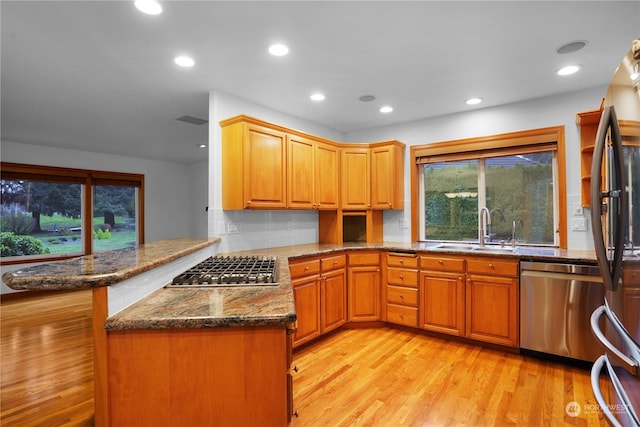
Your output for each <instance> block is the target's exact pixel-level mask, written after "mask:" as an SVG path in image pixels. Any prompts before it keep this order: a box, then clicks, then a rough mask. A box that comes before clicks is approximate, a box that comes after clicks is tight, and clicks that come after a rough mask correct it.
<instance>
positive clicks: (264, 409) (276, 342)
mask: <svg viewBox="0 0 640 427" xmlns="http://www.w3.org/2000/svg"><path fill="white" fill-rule="evenodd" d="M286 339H287V337H286V328H285V327H272V328H229V329H221V328H213V329H208V330H204V329H192V330H185V329H171V330H152V331H148V330H146V331H145V330H133V331H131V330H128V331H111V332H109V333H108V338H107V342H108V354H109V356H108V358H109V397H110V399H109V405H110V425H111V426H118V427H126V426H136V427H142V426H154V427H161V426H190V427H198V426H203V427H204V426H220V427H224V426H234V427H236V426H237V427H241V426H256V425H261V426H285V425H286V424H287V384H286V381H287V370H288V367H287V366H286V361H287V344H286Z"/></svg>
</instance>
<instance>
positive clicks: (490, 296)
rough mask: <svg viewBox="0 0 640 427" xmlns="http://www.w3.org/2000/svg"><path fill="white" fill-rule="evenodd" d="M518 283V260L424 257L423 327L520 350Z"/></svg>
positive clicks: (422, 269)
mask: <svg viewBox="0 0 640 427" xmlns="http://www.w3.org/2000/svg"><path fill="white" fill-rule="evenodd" d="M518 283H519V282H518V260H510V259H499V258H491V257H470V256H467V257H460V256H448V255H443V256H437V255H428V256H424V255H423V256H421V257H420V313H421V316H420V322H421V323H420V327H421V328H422V329H426V330H430V331H434V332H440V333H445V334H449V335H456V336H460V337H466V338H470V339H473V340H477V341H483V342H487V343H492V344H499V345H504V346H509V347H517V346H518V345H519V338H518V321H519V319H518V317H519V306H518V301H519V298H518V290H519V286H518Z"/></svg>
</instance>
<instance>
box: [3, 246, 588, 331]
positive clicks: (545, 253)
mask: <svg viewBox="0 0 640 427" xmlns="http://www.w3.org/2000/svg"><path fill="white" fill-rule="evenodd" d="M219 241H220V239H218V238H212V239H192V238H185V239H169V240H163V241H159V242H155V243H148V244H145V245H141V246H139V247H137V248H130V249H121V250H115V251H108V252H101V253H98V254H94V255H90V256H84V257H79V258H74V259H70V260H66V261H60V262H53V263H49V264H43V265H39V266H34V267H29V268H25V269H20V270H16V271H13V272H8V273H6V274H4V275H3V279H4V281H5V283H7V284H8V285H9V286H10V287H12V288H13V289H86V288H93V287H99V286H109V285H113V284H116V283H118V282H120V281H123V280H125V279H128V278H131V277H133V276H135V275H137V274H140V273H142V272H145V271H148V270H151V269H153V268H155V267H159V266H160V265H162V264H165V263H168V262H170V261H172V260H174V259H177V258H179V257H182V256H185V255H188V254H190V253H193V252H196V251H197V250H199V249H202V248H206V247H207V246H209V245H212V244H214V243H217V242H219ZM438 246H441V245H438V244H436V243H404V242H383V243H344V244H323V243H313V244H306V245H294V246H284V247H275V248H266V249H255V250H246V251H237V252H226V253H221V254H218V255H255V256H275V257H276V258H277V268H278V282H279V283H278V284H277V285H271V286H216V287H199V288H177V287H163V288H160V289H157V290H156V291H155V292H153V293H151V294H150V295H148V296H146V297H144V298H142V299H141V300H139V301H137V302H135V303H134V304H132V305H130V306H129V307H127V308H125V309H123V310H122V311H120V312H118V313H116V314H114V315H112V316H111V317H109V318H108V319H107V322H106V325H105V328H106V329H107V330H112V331H113V330H127V329H173V328H220V327H233V326H245V327H247V326H248V327H252V326H273V325H278V326H287V325H289V324H291V323H293V322H295V320H296V312H295V300H294V295H293V287H292V285H291V278H290V275H289V260H290V259H296V258H302V257H308V256H315V255H323V254H331V253H334V252H344V251H347V252H349V251H355V250H385V251H403V252H420V253H434V254H437V253H441V254H451V255H473V256H491V257H496V256H499V257H504V258H511V259H527V260H540V261H548V262H554V261H555V262H594V261H595V260H596V257H595V253H594V252H593V251H575V250H565V249H555V248H540V247H526V246H520V247H518V248H517V249H516V250H515V251H513V250H508V248H506V249H505V248H502V249H501V248H497V247H493V248H485V249H483V250H477V248H475V249H476V250H470V249H469V248H466V249H465V248H462V247H461V246H460V245H454V244H450V245H447V246H444V247H442V246H441V247H438Z"/></svg>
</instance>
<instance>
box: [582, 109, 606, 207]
mask: <svg viewBox="0 0 640 427" xmlns="http://www.w3.org/2000/svg"><path fill="white" fill-rule="evenodd" d="M601 115H602V109H600V110H592V111H584V112H582V113H578V114H576V124H577V125H578V126H579V127H580V194H581V196H582V206H584V207H589V206H590V205H591V163H592V161H593V149H594V147H595V141H596V133H597V131H598V124H599V123H600V116H601Z"/></svg>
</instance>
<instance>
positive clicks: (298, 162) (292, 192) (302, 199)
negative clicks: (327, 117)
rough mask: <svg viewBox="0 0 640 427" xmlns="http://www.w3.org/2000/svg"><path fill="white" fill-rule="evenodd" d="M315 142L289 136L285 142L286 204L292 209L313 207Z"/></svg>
mask: <svg viewBox="0 0 640 427" xmlns="http://www.w3.org/2000/svg"><path fill="white" fill-rule="evenodd" d="M315 145H316V144H315V142H314V141H312V140H310V139H307V138H302V137H298V136H291V135H290V136H289V141H288V144H287V147H288V150H287V154H288V157H287V168H288V171H287V184H288V185H287V206H289V207H290V208H294V209H313V208H314V207H315V178H316V177H315V172H314V153H315Z"/></svg>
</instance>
